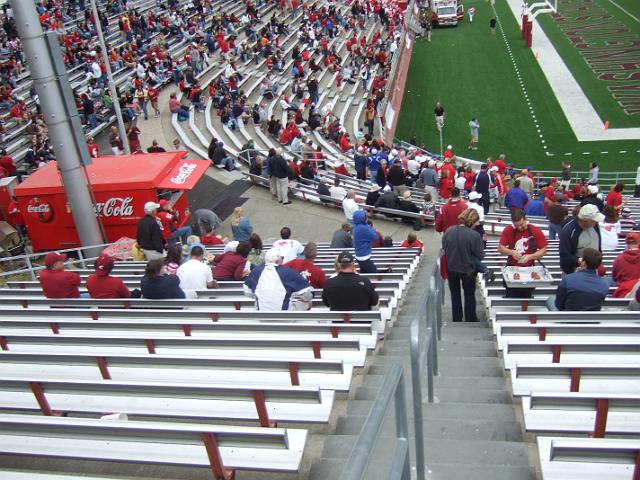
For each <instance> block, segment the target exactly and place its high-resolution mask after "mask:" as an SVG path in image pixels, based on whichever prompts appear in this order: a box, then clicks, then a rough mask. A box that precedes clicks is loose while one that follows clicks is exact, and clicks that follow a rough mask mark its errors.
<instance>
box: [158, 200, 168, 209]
mask: <svg viewBox="0 0 640 480" xmlns="http://www.w3.org/2000/svg"><path fill="white" fill-rule="evenodd" d="M158 203H159V204H160V208H163V207H166V206H167V205H169V204H170V203H171V202H170V201H169V200H160V201H159V202H158Z"/></svg>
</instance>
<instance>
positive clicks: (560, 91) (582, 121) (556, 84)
mask: <svg viewBox="0 0 640 480" xmlns="http://www.w3.org/2000/svg"><path fill="white" fill-rule="evenodd" d="M609 1H611V0H609ZM507 3H508V5H509V8H510V9H511V12H512V13H513V15H514V17H515V19H516V23H517V24H518V25H521V23H522V21H521V17H520V13H521V10H522V2H521V1H520V0H507ZM612 3H613V2H612ZM533 42H534V44H533V48H535V49H536V50H537V51H540V53H541V54H540V55H538V56H537V57H538V58H537V61H538V64H539V65H540V68H541V69H542V72H543V73H544V75H545V77H547V81H548V82H549V85H550V86H551V90H553V93H554V94H555V96H556V98H557V99H558V103H560V107H561V108H562V111H563V112H564V114H565V116H566V117H567V121H568V122H569V125H571V129H572V130H573V133H574V134H575V136H576V138H577V140H578V141H579V142H589V141H597V140H637V139H638V138H640V128H609V129H608V130H605V129H604V122H603V121H602V120H601V119H600V117H599V116H598V114H597V112H596V111H595V109H594V108H593V105H591V102H590V101H589V99H588V98H587V97H586V95H585V94H584V92H583V91H582V88H580V85H578V82H577V81H576V79H575V78H574V76H573V75H572V74H571V72H570V71H569V69H568V68H567V66H566V65H565V63H564V61H563V60H562V58H561V57H560V55H559V54H558V52H557V50H556V49H555V47H554V46H553V44H552V43H551V41H550V40H549V37H547V35H546V34H545V33H544V30H542V27H541V26H540V24H539V23H538V22H537V21H535V22H534V24H533Z"/></svg>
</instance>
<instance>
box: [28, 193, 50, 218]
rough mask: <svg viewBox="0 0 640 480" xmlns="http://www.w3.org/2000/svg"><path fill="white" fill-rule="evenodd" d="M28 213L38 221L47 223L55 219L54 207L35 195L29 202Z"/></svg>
mask: <svg viewBox="0 0 640 480" xmlns="http://www.w3.org/2000/svg"><path fill="white" fill-rule="evenodd" d="M27 213H28V214H29V215H31V216H32V217H34V218H36V219H37V220H38V221H40V222H43V223H47V222H50V221H51V220H52V219H53V207H52V206H51V204H50V203H49V202H47V201H46V200H40V199H39V198H38V197H33V198H32V199H31V200H29V203H27Z"/></svg>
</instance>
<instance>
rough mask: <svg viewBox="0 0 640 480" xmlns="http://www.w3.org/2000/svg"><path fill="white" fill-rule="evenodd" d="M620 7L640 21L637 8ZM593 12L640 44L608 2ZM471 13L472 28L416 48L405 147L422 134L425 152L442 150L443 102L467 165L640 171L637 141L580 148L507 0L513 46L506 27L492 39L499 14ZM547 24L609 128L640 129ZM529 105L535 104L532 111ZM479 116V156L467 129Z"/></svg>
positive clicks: (633, 2)
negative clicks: (471, 161)
mask: <svg viewBox="0 0 640 480" xmlns="http://www.w3.org/2000/svg"><path fill="white" fill-rule="evenodd" d="M563 2H564V3H566V4H571V3H574V2H582V0H561V1H560V2H559V11H560V13H562V6H563V5H562V3H563ZM615 2H616V3H617V4H618V5H619V6H620V7H622V8H624V9H626V10H627V11H628V12H629V13H630V14H631V15H634V16H636V17H638V18H640V11H639V10H640V2H638V1H637V0H615ZM591 3H595V4H596V5H595V6H594V8H595V7H599V8H606V12H607V13H608V14H609V15H611V16H614V17H615V18H616V19H618V20H619V21H620V22H624V25H626V27H628V29H629V30H632V31H631V33H627V34H625V35H627V37H628V36H629V35H635V36H636V38H637V39H638V40H640V23H638V22H636V21H635V20H634V19H633V18H631V17H630V16H629V15H628V14H625V13H624V12H622V11H621V10H620V9H619V8H618V7H616V6H614V5H612V4H611V3H610V1H609V0H591ZM471 5H473V6H475V7H476V16H475V18H474V21H473V23H469V22H468V17H467V18H465V21H464V22H463V23H462V24H460V25H459V26H458V27H456V28H446V29H436V30H434V32H433V40H432V42H430V43H429V42H427V41H426V40H424V39H419V40H417V42H416V44H415V46H414V49H413V58H412V61H411V66H410V69H409V74H408V77H407V84H406V87H405V93H404V99H403V104H402V109H401V111H400V118H399V121H398V127H397V130H396V137H397V138H401V139H405V140H406V139H408V138H409V137H410V136H411V134H412V133H416V135H417V138H418V142H419V143H420V144H424V145H426V146H427V148H429V149H431V150H433V151H438V150H439V148H440V146H439V143H440V142H439V137H438V132H437V130H436V128H435V122H434V117H433V108H434V105H435V102H436V101H437V100H439V101H440V102H441V103H442V104H443V106H444V108H445V112H446V125H445V129H444V143H445V145H446V144H447V143H451V144H453V145H454V151H455V152H456V153H458V154H459V155H461V156H468V157H470V158H476V159H484V158H486V157H488V156H493V157H495V156H497V155H498V154H500V153H505V154H506V155H507V159H508V161H513V162H515V163H516V164H517V165H522V166H524V165H534V166H536V167H537V168H545V169H558V168H559V166H560V163H561V162H562V161H563V160H569V161H570V162H571V164H572V166H573V169H574V170H583V169H586V166H587V163H588V161H590V160H596V161H598V162H599V163H600V164H601V166H602V167H603V170H608V171H616V170H619V171H628V170H635V168H636V166H637V165H638V164H640V161H639V160H640V153H638V151H640V139H638V140H637V141H615V142H578V141H577V140H576V138H575V136H574V134H573V131H572V130H571V127H570V125H569V124H568V122H567V120H566V119H565V117H564V114H563V112H562V110H561V108H560V106H559V104H558V102H557V101H556V99H555V97H554V95H553V93H552V91H551V89H550V87H549V85H548V83H547V81H546V78H545V76H544V74H543V72H542V71H541V69H540V67H539V65H538V63H537V61H536V59H535V58H534V55H533V53H532V51H531V50H529V49H526V48H525V47H524V41H523V40H522V39H521V35H520V29H519V25H518V24H517V22H516V20H515V18H514V16H513V14H512V13H511V11H510V10H509V7H508V6H507V4H506V1H505V0H496V6H495V8H496V12H497V16H498V19H499V27H502V30H503V31H504V33H505V36H506V42H505V39H504V38H503V37H502V34H501V29H500V28H498V31H497V34H496V35H495V36H493V35H491V33H490V30H489V20H490V19H491V17H492V16H493V15H494V13H493V10H492V9H491V7H490V5H489V3H488V2H485V1H483V0H472V1H468V2H465V8H466V9H468V8H469V7H470V6H471ZM624 17H626V18H624ZM539 18H540V17H539ZM545 20H546V22H545V23H548V25H547V24H545V25H543V27H544V28H545V32H547V35H549V37H550V38H551V40H552V41H553V42H554V44H556V45H559V46H558V51H559V53H560V55H561V56H562V58H563V60H564V61H565V63H567V65H568V66H569V69H570V70H571V72H572V73H573V74H574V76H575V77H576V79H577V80H578V82H579V84H580V86H581V87H582V88H583V90H584V91H585V94H586V95H587V97H588V98H589V100H590V101H591V102H592V104H593V105H594V108H595V109H596V111H597V112H598V114H599V115H600V116H601V118H602V119H603V121H604V120H609V121H610V124H611V126H612V127H616V126H617V127H640V115H634V116H629V115H626V114H625V113H624V111H623V109H622V107H620V106H619V105H618V104H617V103H616V100H615V99H614V98H613V97H612V95H611V92H609V91H608V90H607V86H608V83H607V82H603V81H600V80H598V78H597V77H596V75H595V74H594V73H593V72H592V71H591V69H589V68H588V66H587V65H586V62H585V61H584V59H583V58H582V57H581V56H580V53H579V52H578V51H576V49H575V48H574V47H573V46H572V44H571V43H570V42H569V40H568V39H567V37H566V35H565V33H563V32H562V30H561V29H560V28H558V27H557V26H556V25H554V20H553V19H551V18H547V19H545ZM552 30H554V31H553V32H551V31H552ZM507 45H508V47H507ZM636 48H637V47H636ZM510 54H511V56H510ZM520 82H522V85H521V83H520ZM609 83H612V84H614V85H615V84H616V83H615V82H609ZM625 84H633V85H637V86H638V87H640V81H636V80H635V79H633V80H631V81H630V82H627V83H625ZM525 94H526V97H525ZM527 99H528V100H529V102H530V104H527V103H526V100H527ZM473 116H477V117H478V119H479V121H480V143H479V150H477V151H469V150H467V144H468V142H469V138H470V134H469V127H468V123H469V120H470V119H471V117H473ZM545 147H546V148H545ZM602 152H606V153H602ZM620 152H625V153H620ZM567 154H569V155H567Z"/></svg>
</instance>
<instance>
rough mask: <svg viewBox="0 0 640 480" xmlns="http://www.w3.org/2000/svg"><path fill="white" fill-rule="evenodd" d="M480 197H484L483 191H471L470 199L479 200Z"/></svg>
mask: <svg viewBox="0 0 640 480" xmlns="http://www.w3.org/2000/svg"><path fill="white" fill-rule="evenodd" d="M479 198H482V194H481V193H478V192H471V193H469V200H478V199H479Z"/></svg>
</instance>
